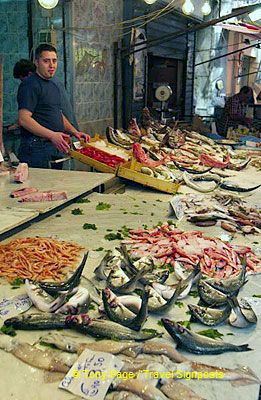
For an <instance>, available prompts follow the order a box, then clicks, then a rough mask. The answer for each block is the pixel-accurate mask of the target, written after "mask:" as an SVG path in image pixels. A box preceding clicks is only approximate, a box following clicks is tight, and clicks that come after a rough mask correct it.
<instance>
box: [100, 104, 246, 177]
mask: <svg viewBox="0 0 261 400" xmlns="http://www.w3.org/2000/svg"><path fill="white" fill-rule="evenodd" d="M107 138H108V140H109V141H110V142H112V143H114V144H116V145H118V146H122V147H123V148H125V149H131V148H132V149H133V156H134V157H135V158H136V159H137V161H139V162H141V163H143V164H144V166H147V167H149V168H150V167H153V166H159V165H165V166H166V165H167V166H169V167H176V168H178V169H181V170H187V171H188V172H190V171H192V173H193V172H197V171H199V172H204V170H206V167H210V168H217V169H232V170H241V169H243V168H245V167H246V166H247V165H248V164H249V162H250V159H247V160H243V161H239V162H238V161H236V160H235V159H234V154H233V153H232V152H230V151H228V150H227V149H226V148H225V147H224V146H220V145H218V144H217V143H215V142H214V141H213V140H212V139H209V138H207V137H205V136H204V135H201V134H199V133H197V132H194V131H188V130H180V129H177V128H176V126H175V124H174V126H173V127H170V126H166V125H162V124H161V123H159V122H158V121H157V120H155V119H154V118H153V117H152V116H151V115H150V112H149V110H148V108H144V110H143V112H142V127H141V128H140V127H139V126H138V124H137V121H136V119H135V118H133V119H131V121H130V123H129V126H128V129H127V131H123V130H119V129H117V130H115V129H112V128H108V129H107ZM137 144H139V145H140V146H141V147H142V148H143V150H145V151H147V152H148V155H149V157H152V158H153V160H154V161H155V162H157V163H156V164H155V162H154V163H153V162H152V161H153V160H150V159H148V156H147V155H146V156H145V157H144V155H142V154H141V152H139V151H137Z"/></svg>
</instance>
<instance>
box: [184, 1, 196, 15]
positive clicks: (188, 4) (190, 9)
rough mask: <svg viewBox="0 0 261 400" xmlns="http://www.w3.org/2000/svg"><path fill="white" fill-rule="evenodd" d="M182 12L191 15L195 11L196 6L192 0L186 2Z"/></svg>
mask: <svg viewBox="0 0 261 400" xmlns="http://www.w3.org/2000/svg"><path fill="white" fill-rule="evenodd" d="M182 11H183V12H184V14H191V13H193V11H194V6H193V3H192V2H191V0H186V1H185V3H184V4H183V6H182Z"/></svg>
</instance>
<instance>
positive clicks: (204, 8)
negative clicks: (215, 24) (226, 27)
mask: <svg viewBox="0 0 261 400" xmlns="http://www.w3.org/2000/svg"><path fill="white" fill-rule="evenodd" d="M201 11H202V14H203V15H209V14H210V13H211V7H210V4H209V2H208V1H205V3H204V4H203V6H202V8H201Z"/></svg>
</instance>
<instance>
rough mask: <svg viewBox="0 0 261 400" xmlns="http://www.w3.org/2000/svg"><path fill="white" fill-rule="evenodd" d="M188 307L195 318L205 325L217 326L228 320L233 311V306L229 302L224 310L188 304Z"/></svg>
mask: <svg viewBox="0 0 261 400" xmlns="http://www.w3.org/2000/svg"><path fill="white" fill-rule="evenodd" d="M188 308H189V310H190V311H191V314H192V316H193V317H194V318H196V319H197V320H199V321H200V322H202V324H204V325H208V326H215V325H218V324H221V323H222V322H224V321H226V320H227V319H228V317H229V316H230V313H231V306H230V304H227V306H226V308H224V309H223V310H217V309H215V308H206V307H201V306H198V305H193V304H188Z"/></svg>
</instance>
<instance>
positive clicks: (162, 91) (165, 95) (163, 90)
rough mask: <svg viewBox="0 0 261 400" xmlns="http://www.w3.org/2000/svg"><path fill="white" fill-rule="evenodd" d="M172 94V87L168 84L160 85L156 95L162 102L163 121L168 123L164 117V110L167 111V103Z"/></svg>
mask: <svg viewBox="0 0 261 400" xmlns="http://www.w3.org/2000/svg"><path fill="white" fill-rule="evenodd" d="M171 95H172V89H171V87H170V86H168V85H162V86H159V87H158V88H157V89H156V91H155V97H156V99H157V100H158V101H160V102H161V106H160V110H159V111H160V120H161V122H163V123H166V119H165V118H164V112H165V111H167V109H166V108H165V106H166V105H167V104H166V102H167V101H168V100H169V98H170V96H171Z"/></svg>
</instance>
